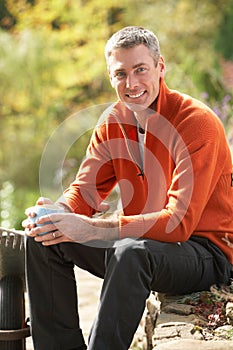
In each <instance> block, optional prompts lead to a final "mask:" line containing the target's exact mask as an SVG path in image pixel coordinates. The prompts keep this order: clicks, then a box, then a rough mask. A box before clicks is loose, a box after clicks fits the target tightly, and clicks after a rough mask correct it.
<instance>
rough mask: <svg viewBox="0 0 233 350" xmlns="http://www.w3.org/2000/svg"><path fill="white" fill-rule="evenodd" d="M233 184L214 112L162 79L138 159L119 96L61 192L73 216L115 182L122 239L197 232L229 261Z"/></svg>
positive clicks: (178, 237) (88, 210)
mask: <svg viewBox="0 0 233 350" xmlns="http://www.w3.org/2000/svg"><path fill="white" fill-rule="evenodd" d="M232 182H233V180H232V159H231V153H230V149H229V146H228V143H227V140H226V136H225V132H224V128H223V125H222V123H221V122H220V120H219V119H218V117H217V116H216V115H215V114H214V113H213V111H212V110H210V109H209V108H208V107H207V106H206V105H204V104H203V103H202V102H200V101H198V100H196V99H193V98H191V97H190V96H188V95H185V94H181V93H179V92H177V91H175V90H170V89H169V88H168V87H167V86H166V84H165V82H164V80H161V84H160V93H159V96H158V100H157V111H156V112H155V111H153V113H151V114H150V116H149V117H148V120H147V124H146V132H145V139H144V156H143V159H141V156H140V152H139V145H138V135H137V125H136V120H135V118H134V115H133V113H132V112H131V111H130V110H129V109H128V108H127V107H126V106H125V105H124V104H122V103H121V102H120V101H119V102H117V103H116V104H114V105H113V106H111V107H110V108H108V110H107V111H105V113H104V116H103V117H102V118H100V121H99V123H98V125H97V126H96V128H95V130H94V132H93V135H92V138H91V141H90V145H89V147H88V153H87V157H86V159H85V160H84V161H83V163H82V165H81V167H80V169H79V172H78V174H77V177H76V179H75V181H74V182H73V183H72V184H71V185H70V186H69V188H68V189H67V190H66V191H65V192H64V195H65V198H66V200H67V203H68V205H69V206H70V207H71V208H72V210H73V211H74V212H75V213H79V214H83V215H87V216H92V215H93V214H94V213H95V212H96V211H97V208H98V206H99V204H100V203H101V201H103V199H105V198H106V197H107V196H108V195H109V193H110V192H111V191H112V189H113V188H114V186H115V185H116V184H118V185H119V189H120V196H121V200H122V207H123V212H122V215H120V217H119V220H120V238H124V237H145V238H149V239H154V240H158V241H163V242H185V241H187V240H188V239H189V238H190V236H191V235H196V236H202V237H206V238H208V239H209V240H210V241H212V242H213V243H214V244H216V245H217V246H218V247H219V248H220V249H221V250H222V251H223V252H224V253H225V254H226V256H227V257H228V259H229V261H230V262H231V263H232V264H233V206H232V203H233V185H232Z"/></svg>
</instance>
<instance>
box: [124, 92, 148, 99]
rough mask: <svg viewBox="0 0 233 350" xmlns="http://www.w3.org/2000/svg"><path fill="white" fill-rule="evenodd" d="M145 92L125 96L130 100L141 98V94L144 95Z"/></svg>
mask: <svg viewBox="0 0 233 350" xmlns="http://www.w3.org/2000/svg"><path fill="white" fill-rule="evenodd" d="M144 92H145V91H142V92H140V93H139V94H136V95H130V94H128V95H127V96H129V97H130V98H138V97H141V96H142V95H143V94H144Z"/></svg>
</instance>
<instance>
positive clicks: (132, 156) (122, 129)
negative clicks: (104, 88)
mask: <svg viewBox="0 0 233 350" xmlns="http://www.w3.org/2000/svg"><path fill="white" fill-rule="evenodd" d="M110 114H111V115H113V116H114V117H115V118H116V120H117V122H118V124H119V126H120V128H121V131H122V134H123V136H124V138H125V142H126V147H127V150H128V153H129V155H130V157H131V159H132V161H133V162H134V164H135V165H136V167H137V168H138V170H139V172H138V174H137V176H141V177H142V179H143V180H144V169H143V166H142V167H141V166H140V164H138V162H137V159H136V157H135V155H134V152H133V150H132V148H131V145H130V143H129V139H128V136H127V134H126V131H125V129H124V127H123V125H122V123H121V120H120V119H119V118H118V115H117V114H115V112H113V111H112V112H111V113H110ZM139 152H140V150H139ZM142 163H143V162H142Z"/></svg>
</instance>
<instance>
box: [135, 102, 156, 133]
mask: <svg viewBox="0 0 233 350" xmlns="http://www.w3.org/2000/svg"><path fill="white" fill-rule="evenodd" d="M155 111H156V101H155V102H154V103H153V104H152V105H151V106H150V107H149V108H147V109H144V110H142V111H138V112H134V116H135V118H136V120H137V122H138V124H139V126H140V127H141V128H142V129H143V130H145V129H146V124H147V119H148V117H149V116H150V115H151V114H154V113H155Z"/></svg>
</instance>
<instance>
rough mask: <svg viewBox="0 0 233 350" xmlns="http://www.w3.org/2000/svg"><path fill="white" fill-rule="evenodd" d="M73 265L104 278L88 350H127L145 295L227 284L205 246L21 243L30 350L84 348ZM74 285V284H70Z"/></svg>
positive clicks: (224, 268)
mask: <svg viewBox="0 0 233 350" xmlns="http://www.w3.org/2000/svg"><path fill="white" fill-rule="evenodd" d="M74 265H77V266H79V267H80V268H82V269H85V270H87V271H89V272H90V273H92V274H94V275H96V276H99V277H101V278H104V280H103V287H102V291H101V296H100V304H99V309H98V314H97V315H96V318H95V320H94V322H93V327H92V331H91V334H90V337H89V344H88V349H89V350H127V349H128V348H129V347H130V344H131V341H132V339H133V336H134V333H135V331H136V329H137V327H138V324H139V322H140V319H141V317H142V314H143V311H144V308H145V301H146V299H147V297H148V296H149V294H150V291H151V290H154V291H157V292H161V293H168V294H173V295H174V294H184V293H190V292H195V291H201V290H208V289H209V287H210V286H211V285H212V284H216V283H228V282H229V279H230V273H231V265H230V263H229V262H228V261H227V259H226V257H225V255H224V254H223V253H222V252H221V251H220V250H219V249H218V248H217V247H216V246H215V245H213V244H212V243H210V242H209V241H208V240H206V239H201V238H197V237H193V238H192V239H190V240H189V241H187V242H185V243H162V242H157V241H152V240H146V239H140V240H132V239H124V240H121V241H119V242H117V244H115V245H114V246H112V247H110V248H107V249H104V248H97V247H95V246H88V245H80V244H77V243H62V244H58V245H54V246H51V247H44V246H42V245H41V244H40V243H37V242H35V241H34V239H33V238H27V240H26V270H27V271H26V274H27V288H28V294H29V302H30V318H31V327H32V337H33V342H34V348H35V350H45V349H46V350H70V349H76V348H78V347H79V346H82V345H84V339H83V335H82V331H81V329H80V326H79V316H78V308H77V288H76V281H75V276H74V270H73V268H74ZM77 282H78V281H77Z"/></svg>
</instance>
